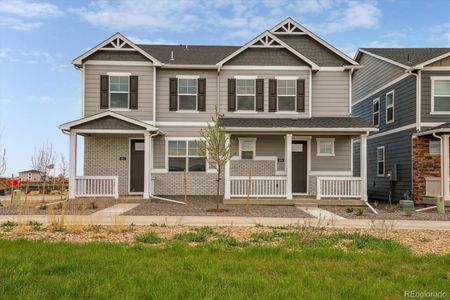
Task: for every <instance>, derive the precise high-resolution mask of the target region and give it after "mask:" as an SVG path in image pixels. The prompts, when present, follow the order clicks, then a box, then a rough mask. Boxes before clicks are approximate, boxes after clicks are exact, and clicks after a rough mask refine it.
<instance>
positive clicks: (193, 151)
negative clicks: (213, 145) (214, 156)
mask: <svg viewBox="0 0 450 300" xmlns="http://www.w3.org/2000/svg"><path fill="white" fill-rule="evenodd" d="M168 164H169V166H168V169H169V171H170V172H183V171H184V170H187V171H189V172H204V171H206V158H205V157H202V156H200V154H199V150H198V142H197V141H195V140H187V141H186V140H176V141H175V140H174V141H168Z"/></svg>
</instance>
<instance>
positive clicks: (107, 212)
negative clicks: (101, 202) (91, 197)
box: [92, 203, 140, 216]
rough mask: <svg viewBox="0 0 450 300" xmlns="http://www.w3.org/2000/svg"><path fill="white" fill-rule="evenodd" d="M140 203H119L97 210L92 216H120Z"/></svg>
mask: <svg viewBox="0 0 450 300" xmlns="http://www.w3.org/2000/svg"><path fill="white" fill-rule="evenodd" d="M139 205H140V204H139V203H119V204H116V205H113V206H110V207H107V208H105V209H102V210H99V211H96V212H95V213H93V214H92V216H118V215H121V214H123V213H124V212H126V211H129V210H130V209H133V208H135V207H136V206H139Z"/></svg>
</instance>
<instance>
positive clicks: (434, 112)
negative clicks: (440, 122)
mask: <svg viewBox="0 0 450 300" xmlns="http://www.w3.org/2000/svg"><path fill="white" fill-rule="evenodd" d="M430 115H450V111H431V112H430Z"/></svg>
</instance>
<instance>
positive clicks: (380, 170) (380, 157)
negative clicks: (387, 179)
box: [377, 146, 385, 176]
mask: <svg viewBox="0 0 450 300" xmlns="http://www.w3.org/2000/svg"><path fill="white" fill-rule="evenodd" d="M384 174H385V163H384V146H381V147H378V148H377V176H384Z"/></svg>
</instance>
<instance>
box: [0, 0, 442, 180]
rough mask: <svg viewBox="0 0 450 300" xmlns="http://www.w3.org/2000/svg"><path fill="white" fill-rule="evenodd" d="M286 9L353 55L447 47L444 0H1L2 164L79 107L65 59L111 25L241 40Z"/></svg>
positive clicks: (151, 33)
mask: <svg viewBox="0 0 450 300" xmlns="http://www.w3.org/2000/svg"><path fill="white" fill-rule="evenodd" d="M288 16H290V17H293V18H294V19H296V20H297V21H298V22H300V23H302V24H303V25H305V26H306V27H308V28H309V29H310V30H312V31H313V32H315V33H316V34H318V35H319V36H321V37H323V38H324V39H325V40H327V41H328V42H330V43H331V44H333V45H334V46H336V47H337V48H339V49H341V50H342V51H344V52H346V53H347V54H349V55H351V56H353V55H354V53H355V51H356V49H357V48H358V47H439V46H440V47H443V46H444V47H449V46H450V0H432V1H418V0H387V1H348V0H317V1H314V0H297V1H295V0H292V1H285V0H266V1H252V0H243V1H234V0H230V1H226V0H216V1H208V0H199V1H193V0H181V1H175V0H171V1H169V0H165V1H161V0H134V1H131V0H122V1H108V0H102V1H81V0H80V1H41V2H39V1H25V0H0V132H2V144H3V147H5V148H6V149H7V156H8V167H7V174H11V173H12V172H14V173H17V172H18V171H19V170H22V169H28V168H30V167H31V155H32V153H33V151H34V148H35V147H38V146H40V145H41V144H42V143H43V142H45V141H50V142H52V143H53V145H54V149H55V152H56V153H57V156H58V157H59V154H60V153H63V154H65V155H66V157H67V154H68V137H67V136H65V135H63V134H62V133H61V132H60V131H59V130H58V129H57V125H59V124H61V123H63V122H66V121H70V120H73V119H77V118H79V117H80V107H81V102H80V98H81V76H80V72H79V71H77V70H75V69H74V68H73V66H72V65H71V63H70V62H71V60H72V59H73V58H75V57H77V56H78V55H79V54H81V53H83V52H84V51H86V50H87V49H88V48H90V47H92V46H95V45H96V44H98V43H99V42H101V41H103V40H104V39H106V38H107V37H109V36H111V35H112V34H114V33H115V32H117V31H120V32H121V33H123V34H125V35H126V36H128V37H129V38H131V40H134V41H135V42H138V43H158V44H172V43H175V44H180V43H182V44H230V45H242V44H244V43H246V42H248V41H249V40H250V39H252V38H253V37H255V36H257V35H258V34H260V33H261V32H262V31H264V30H266V29H270V28H271V27H273V26H274V25H276V24H277V23H278V22H280V21H282V20H283V19H285V18H286V17H288Z"/></svg>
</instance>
